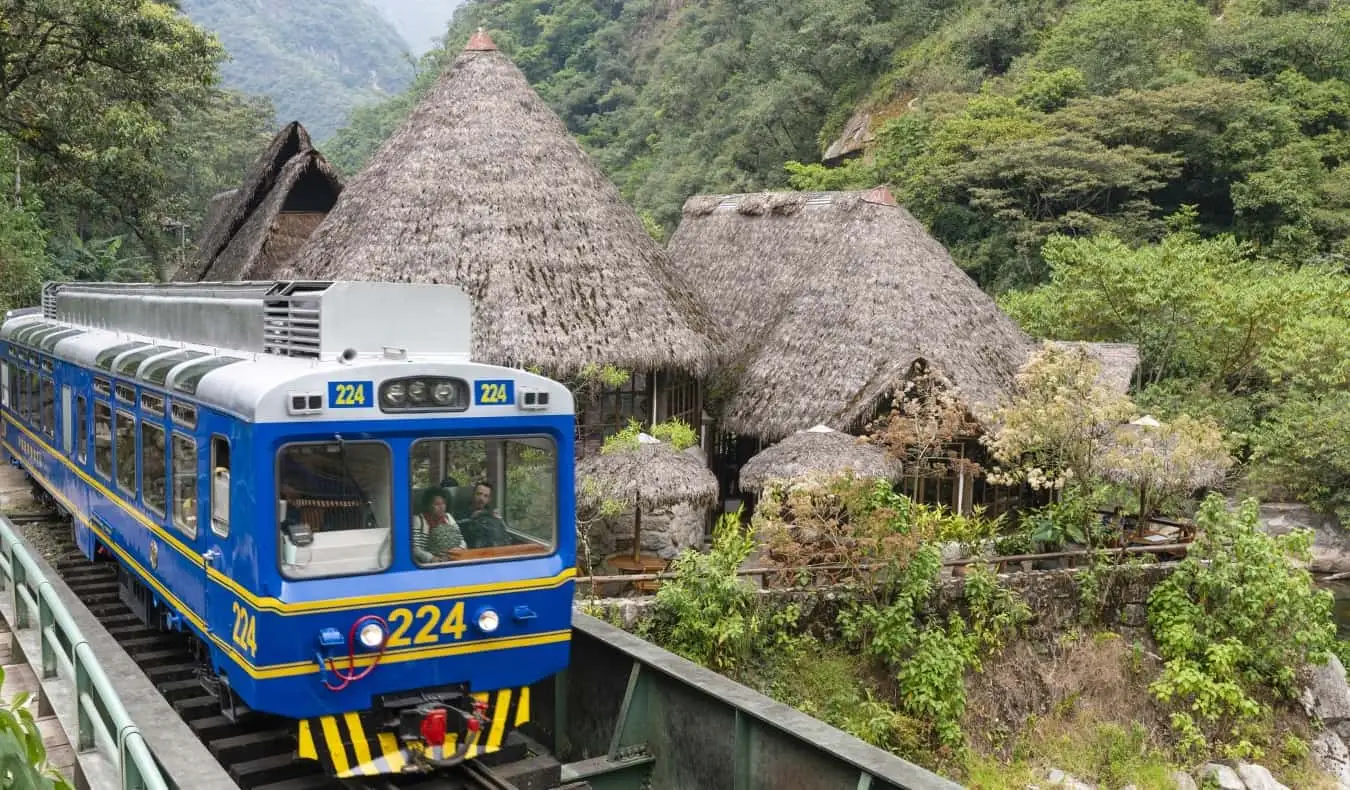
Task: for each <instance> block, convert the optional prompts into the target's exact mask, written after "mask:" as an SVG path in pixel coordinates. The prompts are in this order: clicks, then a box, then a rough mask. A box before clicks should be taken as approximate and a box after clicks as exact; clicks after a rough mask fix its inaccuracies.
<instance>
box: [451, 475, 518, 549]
mask: <svg viewBox="0 0 1350 790" xmlns="http://www.w3.org/2000/svg"><path fill="white" fill-rule="evenodd" d="M490 508H491V509H490ZM461 528H462V529H463V531H464V541H465V543H466V544H468V546H469V548H471V549H481V548H487V547H489V546H509V545H511V542H512V541H511V536H510V534H508V533H507V531H506V522H505V521H503V520H502V514H501V511H499V510H497V509H495V508H492V484H491V483H489V482H488V481H486V480H482V481H479V483H478V484H477V485H475V486H474V487H473V504H471V505H470V506H469V518H468V519H467V520H466V521H465V523H464V524H463V525H462V527H461Z"/></svg>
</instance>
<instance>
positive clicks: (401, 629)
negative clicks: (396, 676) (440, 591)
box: [388, 601, 466, 648]
mask: <svg viewBox="0 0 1350 790" xmlns="http://www.w3.org/2000/svg"><path fill="white" fill-rule="evenodd" d="M414 622H416V623H417V625H418V629H417V634H416V635H415V636H413V638H412V639H411V640H409V639H408V630H409V629H410V628H412V626H413V623H414ZM389 625H390V626H391V627H392V628H393V629H394V632H393V633H392V634H390V635H389V645H388V646H389V647H391V648H396V647H407V646H408V645H409V644H414V645H431V644H435V643H436V642H439V641H441V636H442V635H444V634H448V635H449V636H450V638H451V639H455V640H458V639H462V638H463V637H464V630H465V627H466V626H465V625H464V602H463V601H459V602H458V603H456V604H454V605H453V606H451V607H450V611H448V612H442V611H441V608H440V607H439V606H436V605H434V604H429V603H428V604H423V605H421V606H419V607H417V614H416V615H414V614H413V612H412V610H411V609H406V608H402V607H400V608H398V609H395V610H394V611H392V612H390V613H389ZM437 625H439V626H440V628H439V629H438V628H437V627H436V626H437Z"/></svg>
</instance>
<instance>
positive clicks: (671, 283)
mask: <svg viewBox="0 0 1350 790" xmlns="http://www.w3.org/2000/svg"><path fill="white" fill-rule="evenodd" d="M291 274H293V275H294V276H297V277H299V278H311V277H323V278H337V279H354V280H371V279H377V280H388V281H394V282H427V283H446V282H451V283H456V284H459V285H461V286H462V287H464V288H465V289H466V290H467V291H468V292H469V294H470V295H471V296H472V298H473V300H474V307H475V311H474V312H475V315H474V329H473V343H474V356H475V358H476V359H479V360H482V361H485V362H493V363H499V364H508V365H517V366H539V367H540V368H541V369H543V370H544V371H546V372H548V373H549V374H550V375H553V376H556V377H567V376H569V375H571V374H574V373H576V372H578V371H579V370H581V369H582V368H583V367H584V366H586V365H587V364H589V363H595V364H599V365H606V364H611V365H615V366H617V367H620V368H623V369H627V370H635V371H654V370H670V371H683V372H685V373H689V374H701V373H703V372H705V371H707V370H708V369H709V366H710V363H711V359H712V346H711V343H710V341H709V339H708V337H707V336H706V332H707V331H708V330H709V329H710V324H709V322H708V320H707V319H706V318H705V317H704V315H703V313H702V312H701V311H700V309H699V308H698V305H697V302H696V300H695V299H694V298H693V295H692V294H691V293H690V292H689V290H688V289H687V288H685V287H684V286H683V285H682V284H681V283H680V281H679V280H678V279H677V278H676V277H675V276H674V275H673V274H672V271H671V267H670V265H669V262H668V261H667V259H666V256H665V253H664V251H663V250H662V249H661V248H660V247H659V246H658V245H657V244H656V243H655V242H654V241H653V240H652V239H651V237H650V236H649V235H648V234H647V233H646V231H645V229H644V228H643V225H642V222H641V220H640V219H639V218H638V216H637V214H636V213H635V212H634V211H633V210H632V208H630V207H629V206H628V205H627V204H626V203H625V202H624V201H623V198H622V197H621V196H620V194H619V190H618V189H617V188H616V187H615V186H614V185H613V184H612V183H610V182H609V181H608V180H607V179H606V178H605V176H604V175H603V174H602V173H601V172H600V170H599V168H598V167H597V166H596V165H595V164H594V163H593V162H592V161H591V159H590V157H589V156H587V154H586V153H585V152H584V151H583V150H582V148H581V146H580V145H578V144H577V142H576V141H575V140H574V139H573V138H572V136H571V135H570V134H568V131H567V129H566V127H565V126H564V125H563V123H562V121H561V120H560V119H559V118H558V116H557V115H555V114H554V112H553V111H552V110H551V109H550V108H549V107H548V105H546V104H545V103H544V102H543V100H542V99H541V98H540V97H539V96H538V95H537V94H536V93H535V92H534V90H533V89H532V88H531V87H530V85H529V83H528V82H527V81H526V79H525V76H524V75H523V74H522V73H521V72H520V70H519V69H517V68H516V66H515V65H514V64H513V63H512V62H511V61H510V59H508V58H507V57H506V56H505V55H504V54H502V53H501V52H499V51H498V50H497V48H496V47H495V46H494V45H493V44H492V41H491V40H490V39H489V38H488V37H487V36H486V35H485V34H483V33H482V32H481V31H480V32H479V33H478V34H477V35H475V36H474V37H473V38H472V39H471V40H470V41H469V45H468V47H467V48H466V49H465V50H464V52H463V53H461V54H460V55H459V56H458V57H457V58H456V59H455V61H454V62H453V63H452V64H451V65H450V66H449V68H448V69H447V70H446V71H445V73H443V74H442V75H441V76H440V78H439V79H438V81H437V82H436V84H435V85H434V86H433V87H432V88H431V89H430V91H429V92H428V93H427V95H426V97H425V98H424V99H423V101H422V102H421V103H420V104H419V105H418V106H417V107H416V108H415V109H414V110H413V112H412V113H411V115H410V116H409V117H408V118H407V120H406V121H405V122H404V123H403V125H402V126H401V127H400V128H399V129H398V130H397V131H396V132H394V134H393V135H392V136H391V137H390V138H389V139H388V140H387V141H386V142H385V143H384V145H383V146H382V147H381V148H380V149H379V151H377V152H376V153H375V155H374V156H373V157H372V158H371V159H370V161H369V163H368V165H367V166H366V168H365V169H364V170H363V171H362V172H361V173H359V174H357V175H356V176H355V177H354V178H353V179H352V181H351V182H350V183H349V184H348V185H347V187H346V188H345V189H344V191H343V193H342V196H341V197H340V198H339V199H338V202H337V205H335V206H334V207H333V210H332V211H331V212H330V213H329V215H328V217H327V219H326V220H325V221H324V222H323V224H322V225H320V226H319V228H318V230H317V231H315V233H314V235H313V236H312V237H311V239H310V242H309V244H308V245H307V246H306V248H305V249H304V250H303V251H302V252H301V253H300V255H299V256H297V258H296V259H295V260H294V262H293V271H292V272H291ZM642 416H643V418H644V421H645V420H646V419H650V418H651V414H650V413H648V414H646V415H642ZM657 416H658V418H659V417H660V415H659V414H658V415H657ZM618 424H619V425H620V426H621V425H622V420H620V421H619V422H618Z"/></svg>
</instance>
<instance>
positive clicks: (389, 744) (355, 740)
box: [296, 686, 530, 779]
mask: <svg viewBox="0 0 1350 790" xmlns="http://www.w3.org/2000/svg"><path fill="white" fill-rule="evenodd" d="M473 698H474V699H475V700H477V701H479V702H483V703H487V704H488V710H487V717H488V725H487V727H486V728H484V729H481V730H477V731H473V732H470V733H469V734H468V743H467V748H466V749H465V752H464V759H465V760H472V759H474V758H476V757H481V756H482V755H485V754H492V753H493V752H496V751H500V750H501V748H502V746H503V745H504V744H505V743H506V737H507V735H509V734H510V732H511V731H512V730H514V729H515V728H517V727H519V726H521V725H522V724H525V723H527V722H528V721H529V720H530V688H529V686H525V687H522V688H518V689H499V690H497V691H489V692H479V693H477V694H474V695H473ZM297 735H298V737H297V744H296V747H297V748H296V757H297V758H299V759H301V760H317V761H319V762H320V763H322V764H323V766H324V768H325V770H327V772H328V773H329V774H330V775H331V776H333V777H335V778H337V779H350V778H353V777H358V776H379V775H382V774H398V773H413V772H419V771H427V770H430V768H429V766H427V765H426V763H425V761H426V760H438V761H439V760H447V759H451V758H453V757H454V755H455V752H456V751H457V749H458V746H459V743H458V739H457V737H456V735H455V734H454V733H447V734H446V737H445V743H444V744H442V745H440V746H431V745H429V744H426V743H424V742H421V741H413V742H409V743H405V742H402V741H400V740H399V737H398V735H397V734H396V733H394V732H388V731H383V732H380V731H374V730H371V729H370V728H369V727H367V726H366V722H365V720H364V719H362V717H361V715H360V714H358V713H344V714H341V715H337V716H321V717H319V718H317V719H305V720H303V721H301V722H300V728H299V732H298V734H297Z"/></svg>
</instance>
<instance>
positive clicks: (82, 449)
mask: <svg viewBox="0 0 1350 790" xmlns="http://www.w3.org/2000/svg"><path fill="white" fill-rule="evenodd" d="M88 409H89V402H88V401H86V400H85V399H84V396H83V395H80V396H79V397H77V398H75V454H76V457H77V458H79V459H80V463H84V462H85V461H87V460H89V411H88Z"/></svg>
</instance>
